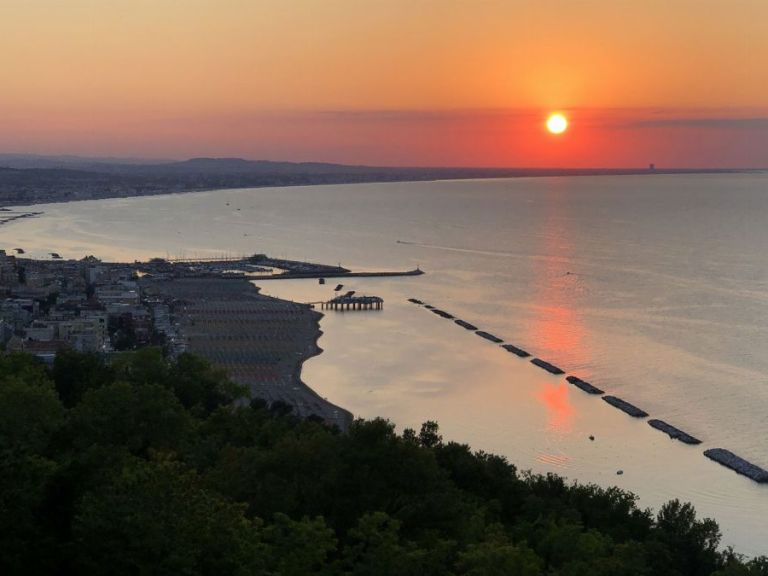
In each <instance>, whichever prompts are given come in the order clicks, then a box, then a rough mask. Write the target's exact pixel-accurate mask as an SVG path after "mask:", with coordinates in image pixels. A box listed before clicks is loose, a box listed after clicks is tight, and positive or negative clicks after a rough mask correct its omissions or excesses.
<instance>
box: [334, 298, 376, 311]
mask: <svg viewBox="0 0 768 576" xmlns="http://www.w3.org/2000/svg"><path fill="white" fill-rule="evenodd" d="M320 308H321V309H323V310H382V309H383V308H384V299H383V298H380V297H379V296H351V295H350V296H346V295H345V296H337V297H336V298H332V299H331V300H328V301H327V302H320Z"/></svg>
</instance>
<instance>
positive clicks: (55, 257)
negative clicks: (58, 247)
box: [51, 252, 61, 260]
mask: <svg viewBox="0 0 768 576" xmlns="http://www.w3.org/2000/svg"><path fill="white" fill-rule="evenodd" d="M51 258H53V259H54V260H61V256H59V254H58V253H57V252H51Z"/></svg>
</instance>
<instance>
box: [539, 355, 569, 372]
mask: <svg viewBox="0 0 768 576" xmlns="http://www.w3.org/2000/svg"><path fill="white" fill-rule="evenodd" d="M531 364H535V365H536V366H538V367H539V368H543V369H544V370H546V371H547V372H549V373H550V374H556V375H559V374H565V370H563V369H562V368H559V367H557V366H555V365H554V364H550V363H549V362H547V361H546V360H542V359H541V358H534V359H533V360H531Z"/></svg>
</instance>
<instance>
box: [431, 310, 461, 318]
mask: <svg viewBox="0 0 768 576" xmlns="http://www.w3.org/2000/svg"><path fill="white" fill-rule="evenodd" d="M432 313H433V314H437V315H438V316H441V317H442V318H445V319H447V320H453V319H454V318H456V316H454V315H453V314H448V312H446V311H445V310H440V309H439V308H432Z"/></svg>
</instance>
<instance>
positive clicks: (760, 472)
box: [704, 448, 768, 484]
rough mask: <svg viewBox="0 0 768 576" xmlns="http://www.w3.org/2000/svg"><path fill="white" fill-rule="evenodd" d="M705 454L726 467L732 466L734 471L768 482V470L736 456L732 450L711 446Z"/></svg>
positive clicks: (762, 482)
mask: <svg viewBox="0 0 768 576" xmlns="http://www.w3.org/2000/svg"><path fill="white" fill-rule="evenodd" d="M704 456H706V457H707V458H709V459H710V460H714V461H715V462H717V463H718V464H722V465H723V466H725V467H726V468H730V469H731V470H733V471H734V472H737V473H739V474H742V475H743V476H746V477H747V478H751V479H752V480H754V481H755V482H760V483H761V484H765V483H768V470H764V469H763V468H760V466H755V465H754V464H752V463H751V462H747V461H746V460H744V459H743V458H741V457H739V456H736V454H734V453H733V452H731V451H730V450H726V449H725V448H711V449H710V450H704Z"/></svg>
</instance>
